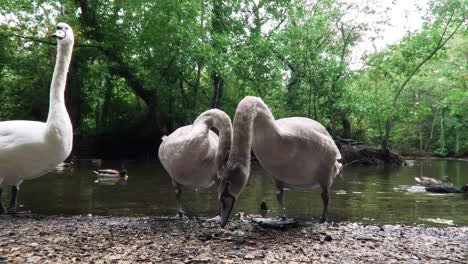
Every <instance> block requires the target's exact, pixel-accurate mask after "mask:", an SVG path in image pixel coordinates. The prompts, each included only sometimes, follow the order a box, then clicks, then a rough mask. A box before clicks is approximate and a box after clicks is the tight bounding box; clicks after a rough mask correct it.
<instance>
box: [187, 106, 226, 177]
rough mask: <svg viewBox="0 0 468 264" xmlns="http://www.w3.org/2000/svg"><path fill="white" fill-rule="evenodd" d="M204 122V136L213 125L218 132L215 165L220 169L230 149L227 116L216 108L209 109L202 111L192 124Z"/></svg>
mask: <svg viewBox="0 0 468 264" xmlns="http://www.w3.org/2000/svg"><path fill="white" fill-rule="evenodd" d="M200 123H202V124H204V125H205V127H206V134H207V135H206V136H208V131H209V129H210V128H212V127H214V128H216V129H217V130H218V132H219V144H218V151H217V154H216V167H217V168H218V170H220V169H221V168H222V167H223V166H224V164H225V163H226V161H227V159H228V157H229V153H230V150H231V142H232V125H231V119H230V118H229V116H228V115H227V114H226V113H225V112H223V111H221V110H218V109H211V110H208V111H205V112H204V113H202V114H201V115H200V116H199V117H198V118H197V119H196V120H195V122H194V123H193V125H194V126H196V125H198V124H200Z"/></svg>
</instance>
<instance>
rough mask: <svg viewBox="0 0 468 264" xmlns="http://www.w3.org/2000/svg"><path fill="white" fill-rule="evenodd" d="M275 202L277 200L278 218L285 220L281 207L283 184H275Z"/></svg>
mask: <svg viewBox="0 0 468 264" xmlns="http://www.w3.org/2000/svg"><path fill="white" fill-rule="evenodd" d="M275 184H276V200H278V217H279V218H280V219H281V220H286V215H285V213H284V207H283V192H284V191H283V184H281V183H280V182H276V183H275Z"/></svg>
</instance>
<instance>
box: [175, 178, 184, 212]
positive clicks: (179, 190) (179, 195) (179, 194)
mask: <svg viewBox="0 0 468 264" xmlns="http://www.w3.org/2000/svg"><path fill="white" fill-rule="evenodd" d="M173 184H174V187H175V194H176V199H177V215H176V216H177V217H179V218H183V217H184V216H185V212H184V210H182V188H181V187H180V186H179V184H178V183H175V182H173Z"/></svg>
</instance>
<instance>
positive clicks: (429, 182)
mask: <svg viewBox="0 0 468 264" xmlns="http://www.w3.org/2000/svg"><path fill="white" fill-rule="evenodd" d="M414 179H415V180H416V181H417V182H419V183H420V184H421V185H422V186H424V187H427V186H431V185H434V184H447V185H452V184H451V183H450V182H449V178H448V176H445V177H444V178H443V179H442V180H439V179H434V178H431V177H421V178H419V177H414Z"/></svg>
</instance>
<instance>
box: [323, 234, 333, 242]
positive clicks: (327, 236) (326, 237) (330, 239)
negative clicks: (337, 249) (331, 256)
mask: <svg viewBox="0 0 468 264" xmlns="http://www.w3.org/2000/svg"><path fill="white" fill-rule="evenodd" d="M332 240H333V238H332V236H330V235H326V236H325V241H327V242H330V241H332Z"/></svg>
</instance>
